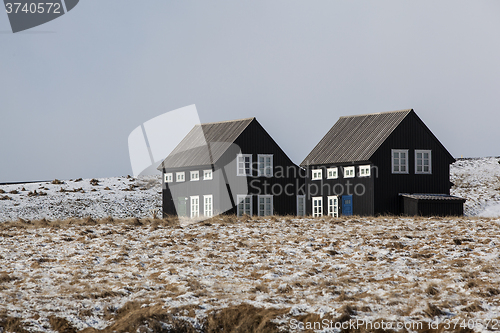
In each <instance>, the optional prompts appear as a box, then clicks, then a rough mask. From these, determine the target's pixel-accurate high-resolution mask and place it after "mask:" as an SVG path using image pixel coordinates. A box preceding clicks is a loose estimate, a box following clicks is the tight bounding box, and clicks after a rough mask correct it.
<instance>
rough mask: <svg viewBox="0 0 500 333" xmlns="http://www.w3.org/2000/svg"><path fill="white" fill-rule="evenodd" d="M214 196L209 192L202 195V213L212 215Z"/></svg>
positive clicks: (207, 215)
mask: <svg viewBox="0 0 500 333" xmlns="http://www.w3.org/2000/svg"><path fill="white" fill-rule="evenodd" d="M213 204H214V198H213V196H212V195H211V194H208V195H204V196H203V215H205V216H206V217H212V216H213V214H214V207H213Z"/></svg>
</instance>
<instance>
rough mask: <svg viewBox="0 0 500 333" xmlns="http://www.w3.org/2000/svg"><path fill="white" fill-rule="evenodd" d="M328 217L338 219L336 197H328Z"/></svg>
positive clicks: (337, 199) (337, 198)
mask: <svg viewBox="0 0 500 333" xmlns="http://www.w3.org/2000/svg"><path fill="white" fill-rule="evenodd" d="M328 216H332V217H339V197H338V196H337V195H332V196H329V197H328Z"/></svg>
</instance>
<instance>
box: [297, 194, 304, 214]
mask: <svg viewBox="0 0 500 333" xmlns="http://www.w3.org/2000/svg"><path fill="white" fill-rule="evenodd" d="M300 202H302V204H300ZM300 206H302V209H300ZM301 210H302V213H301ZM305 215H306V196H305V195H297V216H305Z"/></svg>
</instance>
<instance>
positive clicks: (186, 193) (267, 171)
mask: <svg viewBox="0 0 500 333" xmlns="http://www.w3.org/2000/svg"><path fill="white" fill-rule="evenodd" d="M158 169H159V170H161V171H162V175H163V177H162V179H163V213H164V214H165V215H178V216H187V217H191V218H195V219H196V218H200V219H201V218H206V217H210V216H213V215H216V214H221V213H225V214H237V215H240V216H241V215H243V214H247V215H259V216H267V215H273V214H278V215H285V214H293V215H304V214H305V196H304V195H302V196H299V197H298V196H297V191H298V190H299V188H301V187H303V185H304V182H305V176H306V175H305V174H304V175H303V177H301V176H300V174H299V173H300V170H301V169H300V168H299V167H298V166H297V165H295V164H294V163H293V162H292V161H291V160H290V159H289V158H288V156H287V155H286V154H285V153H284V152H283V150H282V149H281V148H280V147H279V146H278V144H276V142H275V141H274V140H273V138H272V137H271V136H270V135H269V134H268V133H267V132H266V130H264V128H263V127H262V126H261V125H260V124H259V122H258V121H257V120H256V119H255V118H248V119H241V120H234V121H224V122H216V123H207V124H202V125H197V126H195V127H194V128H193V129H192V130H191V132H189V134H188V135H187V136H186V137H185V138H184V139H183V140H182V141H181V142H180V143H179V145H178V146H177V147H176V148H175V149H174V150H173V151H172V153H171V154H170V155H169V156H168V157H167V158H166V159H165V160H164V161H163V162H162V163H161V164H160V165H159V167H158ZM302 194H304V193H302Z"/></svg>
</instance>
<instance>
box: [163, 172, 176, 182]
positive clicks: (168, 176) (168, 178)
mask: <svg viewBox="0 0 500 333" xmlns="http://www.w3.org/2000/svg"><path fill="white" fill-rule="evenodd" d="M173 178H174V177H173V176H172V173H171V172H170V173H166V174H165V183H171V182H173V181H174V179H173Z"/></svg>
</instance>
